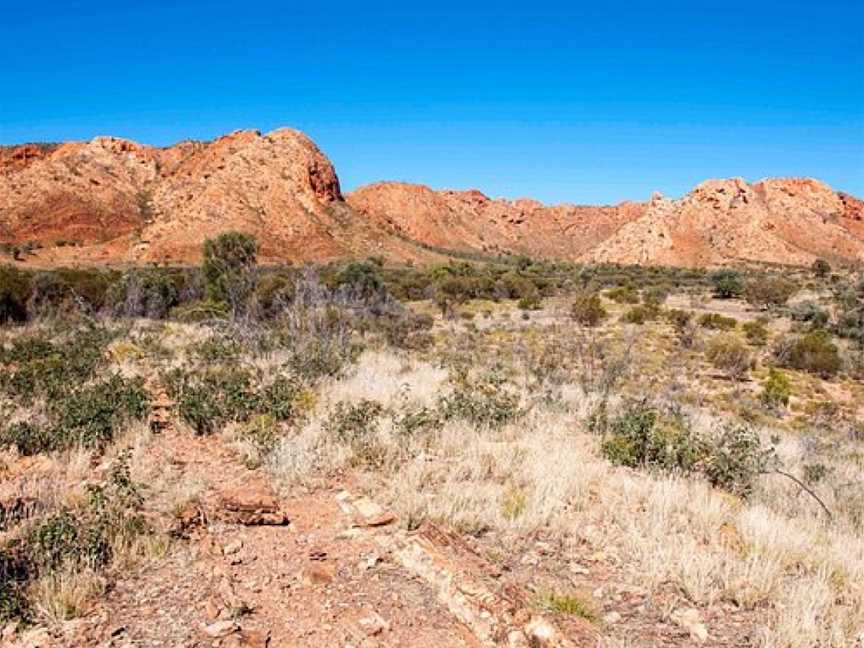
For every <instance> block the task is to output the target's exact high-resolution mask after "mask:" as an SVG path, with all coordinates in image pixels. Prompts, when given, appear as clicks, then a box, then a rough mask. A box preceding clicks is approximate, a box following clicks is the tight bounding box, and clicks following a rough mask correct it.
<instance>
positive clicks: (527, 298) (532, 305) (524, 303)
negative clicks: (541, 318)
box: [516, 293, 543, 311]
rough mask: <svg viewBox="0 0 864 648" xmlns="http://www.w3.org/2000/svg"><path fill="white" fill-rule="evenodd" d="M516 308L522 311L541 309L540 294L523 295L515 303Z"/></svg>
mask: <svg viewBox="0 0 864 648" xmlns="http://www.w3.org/2000/svg"><path fill="white" fill-rule="evenodd" d="M516 307H517V308H519V309H520V310H523V311H528V310H540V309H541V308H542V307H543V300H542V299H541V298H540V293H533V294H529V295H524V296H522V297H520V298H519V301H518V302H516Z"/></svg>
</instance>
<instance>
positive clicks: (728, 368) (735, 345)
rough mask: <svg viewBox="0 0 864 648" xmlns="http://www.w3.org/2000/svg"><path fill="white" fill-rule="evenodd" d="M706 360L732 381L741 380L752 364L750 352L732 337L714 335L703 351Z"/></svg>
mask: <svg viewBox="0 0 864 648" xmlns="http://www.w3.org/2000/svg"><path fill="white" fill-rule="evenodd" d="M705 355H706V356H707V358H708V360H709V361H710V362H711V364H713V365H714V366H715V367H716V368H717V369H719V370H721V371H723V372H724V373H726V375H728V376H729V378H731V379H732V380H735V381H737V380H741V379H742V378H743V377H744V376H746V375H747V371H748V370H749V369H750V366H751V365H752V363H753V359H752V358H751V356H750V351H749V350H748V349H747V347H746V346H744V343H743V342H741V340H739V339H738V338H737V337H735V336H733V335H722V334H721V335H716V336H715V337H713V338H712V339H711V341H710V342H709V343H708V348H707V349H706V350H705Z"/></svg>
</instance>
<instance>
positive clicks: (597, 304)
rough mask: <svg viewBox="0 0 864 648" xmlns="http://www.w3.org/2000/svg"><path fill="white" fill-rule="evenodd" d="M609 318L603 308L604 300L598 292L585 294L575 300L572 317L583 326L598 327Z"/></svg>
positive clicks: (571, 307)
mask: <svg viewBox="0 0 864 648" xmlns="http://www.w3.org/2000/svg"><path fill="white" fill-rule="evenodd" d="M608 316H609V313H608V312H607V311H606V309H605V308H604V307H603V300H602V299H601V298H600V295H599V294H597V293H596V292H583V293H580V294H578V295H576V297H575V298H574V299H573V303H572V304H571V306H570V317H572V318H573V319H574V320H575V321H576V322H578V323H579V324H581V325H582V326H589V327H594V326H598V325H599V324H601V323H602V322H603V320H605V319H606V318H607V317H608Z"/></svg>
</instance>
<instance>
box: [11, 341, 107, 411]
mask: <svg viewBox="0 0 864 648" xmlns="http://www.w3.org/2000/svg"><path fill="white" fill-rule="evenodd" d="M116 334H117V332H116V331H112V330H108V329H104V328H99V327H84V328H80V329H77V330H75V331H73V332H71V333H69V334H67V336H66V337H65V338H60V339H59V340H58V341H57V342H56V343H54V342H47V341H46V340H45V339H44V338H43V337H40V336H22V337H19V338H17V339H16V340H15V341H14V342H13V344H12V346H11V348H10V349H8V350H6V351H3V352H2V353H0V363H3V364H6V363H10V362H11V363H14V367H13V368H7V369H6V370H5V371H2V372H0V391H2V392H5V393H7V394H9V395H11V396H14V397H16V398H18V399H20V400H21V402H22V403H25V404H26V403H30V402H32V401H33V399H34V398H35V397H37V396H42V395H44V396H48V397H49V398H59V397H63V396H64V395H67V394H68V393H69V390H70V386H75V385H80V384H82V383H84V382H85V381H87V380H90V379H91V378H93V376H95V374H96V372H97V370H98V369H100V368H101V367H104V366H105V365H106V364H107V360H106V357H105V349H106V347H107V346H108V344H109V343H110V341H111V340H112V339H113V338H114V337H115V336H116Z"/></svg>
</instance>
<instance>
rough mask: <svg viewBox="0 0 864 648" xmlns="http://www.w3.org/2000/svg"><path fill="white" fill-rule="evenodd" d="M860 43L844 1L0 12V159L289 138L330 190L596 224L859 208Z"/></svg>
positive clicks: (853, 0) (14, 7)
mask: <svg viewBox="0 0 864 648" xmlns="http://www.w3.org/2000/svg"><path fill="white" fill-rule="evenodd" d="M411 5H424V6H425V7H426V8H413V7H412V6H411ZM862 25H864V2H862V0H849V1H838V0H823V1H822V2H818V3H814V2H799V1H794V0H792V1H787V2H777V1H761V2H754V1H752V0H750V1H748V2H739V1H737V0H729V1H726V2H713V1H701V0H689V1H686V2H662V0H658V1H656V2H609V3H604V2H597V1H596V0H595V1H593V2H590V3H580V2H560V3H553V2H542V1H541V2H518V3H515V2H514V3H508V2H497V3H491V2H490V3H485V2H483V3H481V2H466V1H464V0H463V1H462V2H459V3H454V2H449V1H446V0H442V1H437V2H434V3H412V2H404V1H403V2H399V3H380V2H352V3H340V2H333V1H324V2H302V3H295V2H254V1H251V0H250V1H246V2H242V1H240V2H223V1H221V0H212V1H210V2H165V1H161V0H150V1H148V2H122V1H121V2H117V1H116V0H114V1H112V2H76V1H75V0H66V1H64V2H59V1H58V2H42V1H39V0H28V1H26V2H12V1H11V0H10V1H8V2H4V4H3V11H2V19H0V143H5V144H9V143H18V142H24V141H56V140H66V139H89V138H91V137H93V136H94V135H97V134H111V135H118V136H123V137H129V138H132V139H135V140H138V141H142V142H146V143H151V144H159V145H163V144H169V143H172V142H174V141H177V140H180V139H185V138H198V139H209V138H212V137H214V136H216V135H218V134H221V133H224V132H227V131H230V130H234V129H237V128H258V129H260V130H262V131H268V130H271V129H273V128H276V127H278V126H283V125H287V126H293V127H296V128H300V129H301V130H304V131H306V132H307V133H308V134H309V135H310V136H311V137H312V138H313V139H315V140H316V142H317V143H318V144H319V145H320V146H321V148H322V149H323V150H324V151H325V153H327V155H328V156H329V157H330V158H331V159H332V160H333V162H334V163H335V164H336V168H337V171H338V172H339V175H340V178H341V180H342V184H343V188H345V189H351V188H353V187H356V186H358V185H361V184H364V183H367V182H372V181H376V180H382V179H397V180H406V181H412V182H423V183H426V184H429V185H432V186H434V187H454V188H467V187H477V188H479V189H481V190H483V191H485V192H486V193H488V194H490V195H493V196H507V197H517V196H532V197H536V198H538V199H541V200H544V201H547V202H557V201H570V202H583V203H602V202H617V201H618V200H621V199H645V198H646V197H647V196H648V195H649V194H650V192H651V191H652V190H655V189H657V190H660V191H663V192H664V193H666V194H669V195H673V196H675V195H680V194H682V193H684V192H686V191H687V190H688V189H689V188H690V187H691V186H692V185H694V184H695V183H697V182H699V181H701V180H702V179H705V178H708V177H721V176H744V177H745V178H748V179H750V180H755V179H759V178H761V177H764V176H768V175H810V176H815V177H818V178H821V179H823V180H825V181H827V182H829V183H830V184H832V185H833V186H835V187H836V188H839V189H843V190H846V191H850V192H852V193H855V194H857V195H859V196H864V44H862V42H864V41H862V38H864V37H862Z"/></svg>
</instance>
